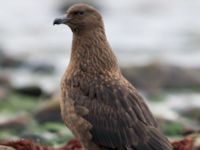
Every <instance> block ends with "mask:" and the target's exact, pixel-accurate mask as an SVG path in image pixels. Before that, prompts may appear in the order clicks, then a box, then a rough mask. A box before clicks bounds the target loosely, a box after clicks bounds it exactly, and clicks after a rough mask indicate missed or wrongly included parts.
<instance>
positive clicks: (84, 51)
mask: <svg viewBox="0 0 200 150" xmlns="http://www.w3.org/2000/svg"><path fill="white" fill-rule="evenodd" d="M70 65H71V66H73V68H74V69H79V70H80V71H83V72H87V73H92V74H105V73H111V72H116V71H118V64H117V59H116V57H115V55H114V53H113V51H112V49H111V47H110V45H109V43H108V41H107V38H106V35H105V32H104V28H103V27H97V28H95V29H94V30H89V31H87V32H85V33H84V32H82V33H80V34H77V33H74V34H73V43H72V52H71V60H70Z"/></svg>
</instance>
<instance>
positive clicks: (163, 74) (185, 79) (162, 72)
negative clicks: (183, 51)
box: [122, 63, 200, 93]
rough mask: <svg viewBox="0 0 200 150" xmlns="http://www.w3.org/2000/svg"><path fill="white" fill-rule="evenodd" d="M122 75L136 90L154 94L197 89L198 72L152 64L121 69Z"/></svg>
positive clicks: (199, 77)
mask: <svg viewBox="0 0 200 150" xmlns="http://www.w3.org/2000/svg"><path fill="white" fill-rule="evenodd" d="M122 73H123V74H124V76H125V77H127V79H128V80H129V81H130V82H131V83H133V85H135V86H136V87H137V88H139V89H143V90H145V91H147V92H150V93H151V92H152V93H156V92H159V89H168V90H169V89H183V88H186V89H193V90H194V89H199V88H200V70H199V69H192V68H190V69H189V68H181V67H176V66H170V65H164V64H159V63H152V64H149V65H146V66H142V67H141V66H135V67H134V66H133V67H126V68H122Z"/></svg>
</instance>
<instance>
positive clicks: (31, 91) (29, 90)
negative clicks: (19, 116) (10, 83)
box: [13, 85, 45, 97]
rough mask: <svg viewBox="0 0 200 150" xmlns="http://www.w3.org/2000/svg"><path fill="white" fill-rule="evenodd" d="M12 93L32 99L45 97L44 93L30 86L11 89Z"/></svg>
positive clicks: (38, 88)
mask: <svg viewBox="0 0 200 150" xmlns="http://www.w3.org/2000/svg"><path fill="white" fill-rule="evenodd" d="M13 91H14V92H16V93H19V94H22V95H27V96H34V97H40V96H44V95H45V93H44V92H43V91H42V89H41V88H40V87H38V86H31V85H30V86H28V85H27V86H24V87H16V88H13Z"/></svg>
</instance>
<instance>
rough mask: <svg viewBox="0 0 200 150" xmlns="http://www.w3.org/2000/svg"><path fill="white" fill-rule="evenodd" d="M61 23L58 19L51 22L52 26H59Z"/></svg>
mask: <svg viewBox="0 0 200 150" xmlns="http://www.w3.org/2000/svg"><path fill="white" fill-rule="evenodd" d="M61 23H62V20H61V19H59V18H57V19H55V20H54V21H53V25H59V24H61Z"/></svg>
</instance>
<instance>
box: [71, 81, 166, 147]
mask: <svg viewBox="0 0 200 150" xmlns="http://www.w3.org/2000/svg"><path fill="white" fill-rule="evenodd" d="M82 82H86V81H82ZM87 83H89V84H86V83H81V84H79V85H80V87H78V86H76V87H73V86H72V87H71V88H70V90H69V93H71V94H69V96H71V98H72V99H73V100H74V101H75V105H80V106H83V107H86V108H87V109H88V110H89V113H88V114H86V115H84V116H83V118H84V119H86V120H87V121H88V122H90V123H91V124H92V128H91V130H90V132H91V134H92V137H93V140H94V142H96V143H97V144H98V145H101V146H103V147H110V148H113V149H114V148H123V147H127V149H128V147H132V149H136V150H143V149H145V148H146V149H147V150H154V149H156V150H158V149H159V150H169V149H170V144H169V142H168V141H167V140H166V139H165V138H164V136H163V135H162V134H161V133H160V131H159V130H157V129H156V128H157V123H156V121H155V119H154V117H153V115H152V114H151V112H150V110H149V109H148V107H147V106H146V104H145V103H144V101H143V99H142V98H141V96H140V95H139V94H138V92H137V91H136V90H135V88H134V87H133V86H131V85H130V84H127V82H124V83H123V82H121V81H120V80H106V81H105V80H103V79H99V80H98V82H97V81H90V82H88V81H87ZM81 86H84V87H81ZM155 145H156V146H157V147H158V148H155ZM162 145H163V146H162ZM123 149H124V148H123Z"/></svg>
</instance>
